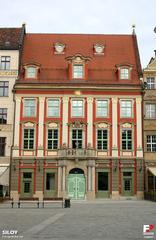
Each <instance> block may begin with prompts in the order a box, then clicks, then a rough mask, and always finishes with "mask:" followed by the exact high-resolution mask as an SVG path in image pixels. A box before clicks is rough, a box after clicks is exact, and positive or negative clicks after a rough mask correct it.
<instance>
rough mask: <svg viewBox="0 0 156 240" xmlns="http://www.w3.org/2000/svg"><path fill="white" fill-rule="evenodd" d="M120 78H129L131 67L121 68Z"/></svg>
mask: <svg viewBox="0 0 156 240" xmlns="http://www.w3.org/2000/svg"><path fill="white" fill-rule="evenodd" d="M120 79H125V80H126V79H129V69H128V68H121V69H120Z"/></svg>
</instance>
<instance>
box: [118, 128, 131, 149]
mask: <svg viewBox="0 0 156 240" xmlns="http://www.w3.org/2000/svg"><path fill="white" fill-rule="evenodd" d="M123 131H131V146H132V147H131V149H128V142H129V141H130V140H128V134H126V140H124V139H123V138H122V133H123ZM123 141H126V149H123V147H122V142H123ZM121 150H122V151H123V152H132V151H133V129H132V128H121Z"/></svg>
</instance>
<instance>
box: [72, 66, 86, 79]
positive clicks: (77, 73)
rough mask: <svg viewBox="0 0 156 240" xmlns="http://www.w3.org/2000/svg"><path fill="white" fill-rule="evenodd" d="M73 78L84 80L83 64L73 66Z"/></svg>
mask: <svg viewBox="0 0 156 240" xmlns="http://www.w3.org/2000/svg"><path fill="white" fill-rule="evenodd" d="M73 78H84V65H83V64H73Z"/></svg>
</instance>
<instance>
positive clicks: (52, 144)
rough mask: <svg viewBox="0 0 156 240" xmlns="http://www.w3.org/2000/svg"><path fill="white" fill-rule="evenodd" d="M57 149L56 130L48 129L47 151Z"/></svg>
mask: <svg viewBox="0 0 156 240" xmlns="http://www.w3.org/2000/svg"><path fill="white" fill-rule="evenodd" d="M57 148H58V129H48V150H53V149H57Z"/></svg>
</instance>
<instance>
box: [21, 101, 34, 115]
mask: <svg viewBox="0 0 156 240" xmlns="http://www.w3.org/2000/svg"><path fill="white" fill-rule="evenodd" d="M28 100H34V101H35V107H34V108H35V111H34V115H27V114H26V111H25V102H26V101H28ZM36 114H37V99H36V98H24V99H23V116H24V117H36Z"/></svg>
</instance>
